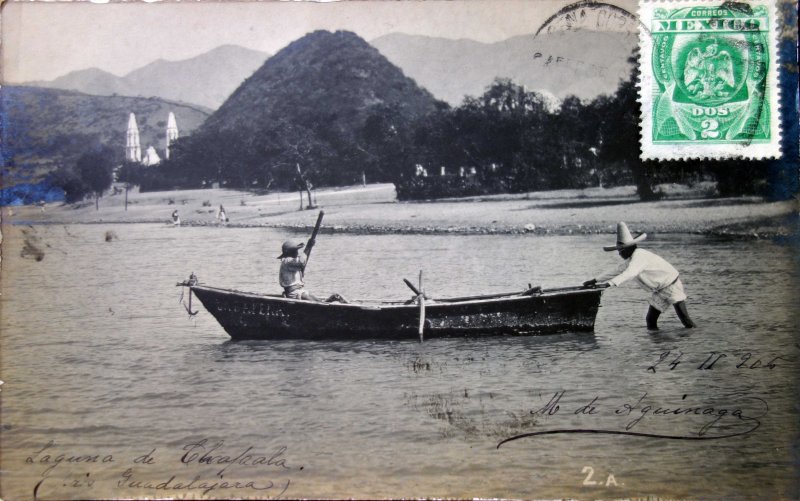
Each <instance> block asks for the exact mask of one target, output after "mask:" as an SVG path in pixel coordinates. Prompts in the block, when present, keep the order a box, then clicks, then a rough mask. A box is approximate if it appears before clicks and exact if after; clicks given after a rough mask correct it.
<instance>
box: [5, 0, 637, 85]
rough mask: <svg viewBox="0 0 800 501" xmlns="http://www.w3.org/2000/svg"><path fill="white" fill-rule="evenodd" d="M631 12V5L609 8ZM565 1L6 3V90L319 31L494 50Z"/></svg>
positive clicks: (276, 46) (622, 0)
mask: <svg viewBox="0 0 800 501" xmlns="http://www.w3.org/2000/svg"><path fill="white" fill-rule="evenodd" d="M612 2H613V3H615V4H617V5H619V6H621V7H623V8H626V9H627V10H629V11H632V12H635V11H636V1H635V0H612ZM569 3H570V1H565V0H453V1H442V0H395V1H391V0H351V1H337V2H327V3H321V2H305V1H269V0H268V1H245V2H234V1H216V2H211V1H203V2H200V1H196V0H195V1H168V2H167V1H165V2H159V3H155V2H154V3H143V2H135V1H134V2H126V3H106V4H99V3H89V2H63V3H56V2H43V1H11V2H5V3H4V4H3V7H2V11H0V16H2V18H1V19H0V23H1V24H0V29H1V30H2V31H0V36H1V37H2V45H0V50H2V63H3V64H2V68H3V77H2V80H3V82H7V83H21V82H29V81H35V80H52V79H54V78H56V77H59V76H62V75H64V74H66V73H69V72H71V71H75V70H79V69H85V68H90V67H96V68H101V69H103V70H106V71H109V72H111V73H113V74H115V75H118V76H123V75H124V74H126V73H128V72H130V71H132V70H134V69H137V68H140V67H142V66H144V65H146V64H148V63H150V62H152V61H155V60H156V59H167V60H180V59H186V58H190V57H194V56H196V55H199V54H202V53H204V52H207V51H209V50H211V49H213V48H215V47H218V46H220V45H224V44H235V45H241V46H243V47H248V48H251V49H256V50H261V51H264V52H268V53H270V54H274V53H275V52H277V51H278V50H280V49H281V48H283V47H285V46H286V45H287V44H288V43H290V42H291V41H293V40H296V39H298V38H300V37H302V36H303V35H304V34H306V33H308V32H310V31H313V30H316V29H328V30H337V29H345V30H350V31H354V32H356V33H357V34H358V35H360V36H361V37H362V38H364V39H366V40H368V41H369V40H372V39H375V38H377V37H380V36H382V35H385V34H388V33H397V32H400V33H407V34H414V35H428V36H437V37H444V38H451V39H458V38H469V39H473V40H477V41H480V42H487V43H488V42H496V41H500V40H504V39H506V38H509V37H512V36H518V35H527V34H532V33H535V32H536V30H537V29H538V28H539V27H540V26H541V25H542V23H543V22H544V21H545V20H546V19H547V18H549V17H550V16H552V15H553V14H555V13H556V12H557V11H558V10H559V9H560V8H561V7H563V6H565V5H567V4H569Z"/></svg>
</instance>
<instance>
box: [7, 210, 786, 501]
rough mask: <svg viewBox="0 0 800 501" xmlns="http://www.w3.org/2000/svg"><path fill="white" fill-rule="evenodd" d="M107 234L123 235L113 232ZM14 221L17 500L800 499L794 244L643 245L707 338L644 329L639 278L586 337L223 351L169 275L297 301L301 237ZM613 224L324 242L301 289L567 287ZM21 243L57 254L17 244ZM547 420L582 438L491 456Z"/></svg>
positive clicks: (349, 292)
mask: <svg viewBox="0 0 800 501" xmlns="http://www.w3.org/2000/svg"><path fill="white" fill-rule="evenodd" d="M23 230H24V231H25V232H26V234H23V233H22V231H23ZM107 231H113V232H114V233H115V234H116V236H117V237H118V238H116V239H114V240H112V241H111V242H106V241H105V239H104V236H105V234H106V232H107ZM4 233H5V238H6V240H5V242H4V244H3V276H2V302H0V307H2V310H0V311H1V312H2V324H0V328H2V351H0V361H1V362H2V379H3V381H4V382H5V384H4V385H3V386H2V393H1V394H0V395H2V435H0V438H1V439H2V456H1V457H0V459H2V476H0V489H1V490H0V496H1V497H2V498H3V499H6V500H17V499H30V498H31V497H32V496H33V491H34V488H35V487H36V486H37V484H38V488H37V496H38V497H39V498H40V499H55V498H58V499H102V498H110V497H114V498H119V497H134V498H139V497H145V496H149V497H161V498H164V497H202V496H204V495H206V496H207V497H216V498H225V497H234V498H242V497H252V498H264V497H268V496H277V495H282V496H283V497H291V498H297V497H312V498H320V497H333V498H346V497H361V498H364V497H372V498H374V497H378V498H382V497H394V498H397V497H427V496H430V497H445V496H447V497H461V498H472V497H483V498H496V497H503V498H553V497H577V498H601V497H602V498H608V497H613V498H622V497H626V496H646V495H652V496H669V497H695V498H720V499H722V498H724V499H732V498H735V499H739V498H742V499H744V498H752V499H781V498H797V497H798V492H800V491H799V490H798V466H797V465H798V449H797V447H798V445H797V444H798V440H797V438H798V380H800V378H798V375H800V374H798V373H799V372H800V371H799V370H798V367H799V366H800V364H799V360H800V345H798V340H797V334H796V333H797V332H798V325H799V324H800V322H799V321H798V313H797V311H798V308H797V306H798V295H797V292H798V286H797V284H798V280H800V276H798V268H797V256H798V253H797V248H796V247H791V246H790V245H787V244H781V243H774V242H770V241H723V240H715V239H710V238H705V237H696V236H681V235H657V236H651V238H650V239H648V241H647V242H646V243H645V246H646V247H647V248H648V249H651V250H653V251H655V252H656V253H658V254H660V255H662V256H663V257H665V258H666V259H667V260H668V261H670V262H671V263H672V264H674V265H675V266H676V267H677V268H678V269H679V270H680V271H681V274H682V277H683V281H684V284H685V286H686V289H687V293H688V295H689V300H688V305H689V312H690V314H691V315H692V316H693V318H694V319H695V321H696V322H697V323H698V325H699V327H698V328H697V329H694V330H685V329H683V328H682V327H681V326H680V323H679V321H678V319H677V318H676V316H675V314H674V312H671V311H670V312H667V313H665V314H664V315H662V318H661V321H660V324H661V326H662V330H661V331H659V332H657V333H648V332H647V331H646V329H645V327H644V313H645V311H646V309H647V304H646V297H645V293H644V292H643V291H641V290H640V289H638V288H636V287H635V286H633V285H630V286H626V287H622V288H618V289H613V290H609V291H606V292H605V293H604V295H603V300H602V308H601V309H600V312H599V314H598V317H597V323H596V329H595V332H594V333H593V334H585V333H583V334H577V333H576V334H563V335H552V336H542V337H503V338H481V339H440V340H432V341H429V342H425V343H422V344H420V343H417V342H285V341H281V342H231V341H230V340H229V338H228V336H227V335H226V334H225V332H224V331H223V330H222V328H221V327H220V326H219V325H218V324H217V323H216V322H215V320H214V319H213V318H212V317H211V316H210V315H209V314H208V313H206V312H205V310H203V309H202V306H201V305H200V303H199V302H195V303H194V304H193V308H196V309H200V313H199V314H198V315H197V316H195V317H193V318H189V317H188V315H187V314H186V311H185V310H184V308H183V306H182V305H181V304H180V302H179V300H180V295H181V289H180V288H177V287H175V283H176V282H178V281H181V280H183V279H185V278H187V277H188V275H189V273H190V272H195V273H196V274H197V275H198V277H199V278H200V280H201V281H203V282H205V283H207V284H209V285H215V286H221V287H232V288H237V289H240V290H248V291H263V292H273V293H274V292H279V290H278V287H277V284H276V281H277V270H278V263H279V262H278V261H277V260H276V259H275V257H276V256H277V255H278V254H279V249H280V243H281V242H282V241H283V240H285V239H287V238H306V237H305V236H303V235H297V234H294V233H290V232H287V231H277V230H269V229H235V228H190V227H186V228H171V227H168V226H162V225H73V226H36V227H14V228H6V229H5V231H4ZM612 239H613V236H611V235H599V236H592V237H585V236H581V237H577V236H576V237H542V236H530V235H528V236H526V235H518V236H508V235H505V236H490V235H486V236H393V235H386V236H352V235H337V234H332V235H331V234H324V235H321V236H320V237H319V238H318V245H317V247H316V248H315V250H314V252H313V254H312V257H311V261H310V264H309V268H308V271H307V279H306V283H307V286H308V288H309V289H310V290H311V291H312V292H315V293H318V294H319V295H327V294H330V293H333V292H338V293H341V294H343V295H344V296H345V297H348V298H356V299H357V298H381V299H397V298H409V297H410V294H411V293H410V291H408V290H407V289H406V286H405V285H404V284H403V282H402V278H404V277H405V278H409V279H411V280H412V281H416V276H417V273H418V270H420V269H423V270H424V273H425V287H426V290H427V291H428V293H429V294H431V295H433V296H453V295H465V294H475V293H489V292H503V291H509V290H521V289H523V288H525V287H527V285H528V283H532V284H534V285H537V284H539V285H543V286H545V287H547V286H565V285H575V284H579V283H580V282H582V281H583V280H586V279H588V278H590V277H592V276H593V275H595V274H596V273H597V272H599V271H601V270H604V269H607V268H612V267H614V266H615V265H616V264H617V262H618V261H617V259H619V258H617V257H616V254H615V253H605V252H603V251H602V250H601V246H602V245H606V244H608V243H609V241H610V240H612ZM26 240H27V241H28V242H29V243H30V244H32V245H33V246H34V247H36V248H38V249H40V250H41V251H43V252H44V257H43V259H42V260H41V261H37V260H35V259H33V258H31V257H28V258H22V257H21V256H20V253H21V252H22V250H23V247H24V242H25V241H26ZM29 250H30V248H29ZM185 299H186V298H185V297H184V301H185ZM667 352H669V353H668V354H666V353H667ZM712 352H713V353H715V355H711V353H712ZM662 354H665V355H664V358H663V361H662V362H661V363H658V364H657V362H658V361H659V359H660V357H661V356H662ZM748 354H749V355H748ZM709 356H711V357H712V358H711V360H709V361H708V362H706V359H708V358H709ZM717 357H719V359H718V360H717V362H716V364H714V365H713V366H711V368H710V369H709V368H699V367H708V366H709V365H711V362H712V361H713V360H715V359H717ZM743 360H746V361H745V362H744V363H743ZM757 360H759V361H760V362H757ZM704 362H705V363H704ZM770 362H772V363H770ZM670 363H672V365H670ZM737 365H738V366H739V367H737ZM651 366H652V367H653V368H652V369H648V368H649V367H651ZM750 367H753V368H750ZM684 396H685V397H684ZM548 403H550V404H551V405H549V406H548ZM658 407H661V408H662V410H663V409H664V408H670V409H675V408H679V407H683V408H688V407H694V408H698V409H699V410H698V414H699V415H695V414H691V415H686V414H680V415H676V414H664V413H657V408H658ZM709 409H711V410H710V411H709ZM737 410H738V411H739V412H738V413H737V412H736V411H737ZM537 411H541V412H537ZM722 411H724V412H722ZM637 418H641V419H640V420H638V421H635V420H636V419H637ZM634 421H635V422H634ZM547 430H565V431H570V432H569V433H557V434H549V435H539V436H534V437H527V438H520V439H518V440H514V441H511V442H508V443H505V444H503V445H502V446H501V447H499V448H498V447H497V446H498V444H499V443H500V442H501V441H502V440H504V439H507V438H510V437H514V436H518V435H520V434H524V433H530V432H536V431H547ZM577 430H584V431H589V430H593V431H606V432H631V433H640V434H641V435H645V436H640V435H631V434H628V435H625V434H616V433H589V432H585V433H575V431H577ZM727 435H733V436H731V437H729V438H719V437H722V436H727ZM654 436H661V437H663V436H668V437H672V438H655V437H654ZM687 438H690V439H687ZM697 438H704V439H703V440H697ZM709 438H712V439H709ZM51 441H52V443H51V444H48V443H49V442H51ZM219 442H222V444H220V445H219V446H218V447H217V444H218V443H219ZM249 448H252V449H249ZM248 449H249V450H248ZM203 453H205V456H203ZM93 456H96V457H93ZM225 456H227V457H229V458H230V459H231V460H236V458H237V457H238V458H239V459H238V460H236V461H234V463H233V464H229V463H224V462H223V463H220V462H219V461H221V460H222V461H224V457H225ZM204 457H205V459H203V458H204ZM259 457H261V458H262V459H261V460H258V458H259ZM59 458H60V459H59ZM69 458H72V459H73V462H69ZM209 458H211V459H209ZM104 460H105V461H104ZM135 460H136V461H135ZM209 460H211V461H212V462H214V463H216V464H211V465H208V464H205V463H204V462H203V461H209ZM59 461H60V463H59ZM173 477H174V478H173ZM196 477H197V480H196V481H195V483H194V484H192V483H191V482H192V481H193V479H195V478H196ZM148 482H149V483H150V484H151V485H150V486H149V487H148V485H147V483H148ZM204 482H205V487H198V486H200V484H201V483H204ZM214 482H216V484H215V485H212V484H214ZM222 482H230V483H232V484H233V483H236V482H238V483H239V488H238V489H236V488H233V487H228V486H226V485H223V484H222ZM248 482H250V483H249V484H248ZM159 483H161V484H162V485H161V488H159V489H155V487H156V484H159ZM270 487H271V488H270ZM204 492H205V493H206V494H204Z"/></svg>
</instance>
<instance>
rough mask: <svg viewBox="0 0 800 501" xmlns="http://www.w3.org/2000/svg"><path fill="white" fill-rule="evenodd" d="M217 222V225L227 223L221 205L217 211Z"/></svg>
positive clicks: (223, 208) (226, 217)
mask: <svg viewBox="0 0 800 501" xmlns="http://www.w3.org/2000/svg"><path fill="white" fill-rule="evenodd" d="M217 221H219V224H225V223H227V222H228V216H227V214H225V207H223V206H222V204H219V210H218V211H217Z"/></svg>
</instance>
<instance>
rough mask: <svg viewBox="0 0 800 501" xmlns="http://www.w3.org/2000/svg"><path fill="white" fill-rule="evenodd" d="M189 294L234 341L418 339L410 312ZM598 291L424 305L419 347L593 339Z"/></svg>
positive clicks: (204, 290) (210, 291)
mask: <svg viewBox="0 0 800 501" xmlns="http://www.w3.org/2000/svg"><path fill="white" fill-rule="evenodd" d="M191 289H192V291H193V292H194V294H195V295H196V296H197V298H198V299H200V301H201V302H202V303H203V306H205V308H206V310H208V312H209V313H211V314H212V315H213V316H214V318H216V319H217V321H218V322H219V323H220V325H222V327H223V328H224V329H225V331H226V332H227V333H228V334H229V335H230V336H231V338H233V339H384V340H402V339H418V338H419V335H418V327H419V313H420V312H419V306H417V305H416V304H410V305H404V304H402V303H380V304H376V305H368V304H363V303H355V304H339V303H316V302H312V301H299V300H292V299H286V298H282V297H278V296H268V295H260V294H251V293H244V292H238V291H232V290H228V289H218V288H214V287H206V286H200V285H195V286H192V287H191ZM600 296H601V291H600V290H598V289H578V288H575V289H572V290H569V291H559V292H548V291H546V290H545V291H543V293H541V294H536V295H529V296H523V295H505V296H502V297H497V296H484V297H478V298H468V299H466V300H455V299H453V300H438V301H435V302H430V303H427V304H426V308H425V318H426V320H425V331H424V332H425V339H430V338H436V337H446V336H469V335H532V334H552V333H558V332H567V331H592V330H593V329H594V322H595V317H596V316H597V310H598V308H599V306H600Z"/></svg>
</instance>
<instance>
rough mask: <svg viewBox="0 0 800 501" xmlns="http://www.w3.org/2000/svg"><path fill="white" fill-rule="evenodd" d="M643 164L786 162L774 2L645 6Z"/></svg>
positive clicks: (685, 1) (689, 1)
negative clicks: (700, 160) (713, 160)
mask: <svg viewBox="0 0 800 501" xmlns="http://www.w3.org/2000/svg"><path fill="white" fill-rule="evenodd" d="M639 15H640V19H641V22H642V24H641V29H640V47H641V54H640V58H641V59H640V70H641V76H640V79H641V82H640V84H641V85H640V88H639V100H640V102H641V104H642V117H641V124H642V141H641V145H642V158H643V159H645V160H647V159H655V160H681V159H692V158H720V159H722V158H736V157H745V158H753V159H759V158H773V157H778V156H780V132H781V131H780V121H779V108H778V104H779V98H780V96H779V87H778V61H777V54H776V52H777V51H776V46H777V30H776V25H775V19H776V17H775V5H774V2H773V1H758V0H756V1H752V2H748V3H737V2H724V3H722V2H716V3H712V2H708V1H699V0H678V1H666V2H650V1H641V2H640V4H639Z"/></svg>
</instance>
